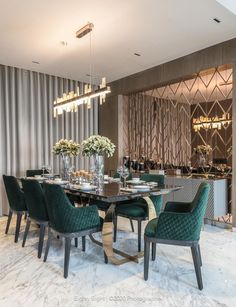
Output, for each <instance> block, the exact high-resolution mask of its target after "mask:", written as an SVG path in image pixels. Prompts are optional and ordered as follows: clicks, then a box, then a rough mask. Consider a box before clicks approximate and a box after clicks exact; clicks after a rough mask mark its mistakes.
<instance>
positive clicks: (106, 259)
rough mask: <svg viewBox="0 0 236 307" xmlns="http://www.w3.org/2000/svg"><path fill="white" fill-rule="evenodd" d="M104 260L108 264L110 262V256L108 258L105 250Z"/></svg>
mask: <svg viewBox="0 0 236 307" xmlns="http://www.w3.org/2000/svg"><path fill="white" fill-rule="evenodd" d="M104 262H105V263H106V264H107V263H108V258H107V255H106V253H105V252H104Z"/></svg>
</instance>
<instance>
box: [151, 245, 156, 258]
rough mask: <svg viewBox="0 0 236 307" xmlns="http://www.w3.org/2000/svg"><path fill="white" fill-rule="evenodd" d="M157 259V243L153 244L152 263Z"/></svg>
mask: <svg viewBox="0 0 236 307" xmlns="http://www.w3.org/2000/svg"><path fill="white" fill-rule="evenodd" d="M155 259H156V243H153V242H152V261H155Z"/></svg>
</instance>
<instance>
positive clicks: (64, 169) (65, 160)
mask: <svg viewBox="0 0 236 307" xmlns="http://www.w3.org/2000/svg"><path fill="white" fill-rule="evenodd" d="M69 168H70V156H68V155H61V178H62V180H69V175H68V170H69Z"/></svg>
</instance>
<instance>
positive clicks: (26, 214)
mask: <svg viewBox="0 0 236 307" xmlns="http://www.w3.org/2000/svg"><path fill="white" fill-rule="evenodd" d="M27 216H28V213H27V212H25V217H24V219H25V220H26V219H27Z"/></svg>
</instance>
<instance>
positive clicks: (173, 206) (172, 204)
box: [164, 201, 192, 213]
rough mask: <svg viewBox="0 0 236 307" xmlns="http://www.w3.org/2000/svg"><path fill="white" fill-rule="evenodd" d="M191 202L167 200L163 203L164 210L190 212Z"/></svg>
mask: <svg viewBox="0 0 236 307" xmlns="http://www.w3.org/2000/svg"><path fill="white" fill-rule="evenodd" d="M191 204H192V203H190V202H189V203H184V202H178V201H169V202H167V203H166V205H165V209H164V212H179V213H185V212H190V210H191Z"/></svg>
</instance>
